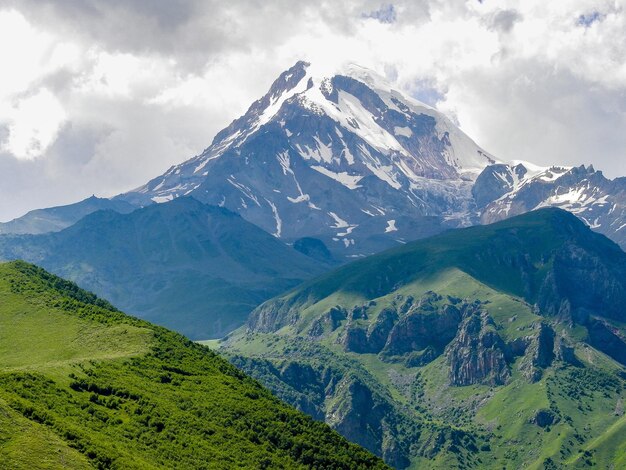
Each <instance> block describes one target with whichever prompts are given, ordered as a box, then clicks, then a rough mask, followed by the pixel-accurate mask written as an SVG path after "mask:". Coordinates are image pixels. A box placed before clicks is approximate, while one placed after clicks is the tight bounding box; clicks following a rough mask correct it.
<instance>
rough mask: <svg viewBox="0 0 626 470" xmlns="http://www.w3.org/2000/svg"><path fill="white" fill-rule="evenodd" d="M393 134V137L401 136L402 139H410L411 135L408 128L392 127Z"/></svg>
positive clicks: (411, 132)
mask: <svg viewBox="0 0 626 470" xmlns="http://www.w3.org/2000/svg"><path fill="white" fill-rule="evenodd" d="M393 133H394V134H395V135H402V136H404V137H407V138H409V137H411V136H412V135H413V131H412V130H411V128H410V127H397V126H396V127H394V128H393Z"/></svg>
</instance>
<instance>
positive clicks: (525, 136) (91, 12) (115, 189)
mask: <svg viewBox="0 0 626 470" xmlns="http://www.w3.org/2000/svg"><path fill="white" fill-rule="evenodd" d="M623 7H624V0H617V2H614V1H610V2H609V1H605V0H579V1H578V2H577V3H576V5H573V6H571V8H570V9H567V8H565V7H564V6H563V5H558V6H551V5H550V4H542V3H541V2H522V3H520V2H512V1H511V2H506V1H505V2H499V3H498V4H497V5H496V4H494V5H490V2H482V3H480V2H455V1H445V0H436V1H426V0H424V1H410V0H398V1H392V2H387V1H380V0H352V1H345V2H335V1H322V2H308V1H304V0H272V1H260V0H240V1H237V2H224V1H217V0H171V1H170V0H168V1H162V2H155V1H152V0H134V1H128V0H107V1H102V0H100V1H98V0H5V1H4V2H3V3H2V7H0V12H2V11H7V10H8V9H15V10H16V11H18V12H20V14H21V15H23V16H24V18H25V19H26V21H27V22H28V23H30V24H31V25H32V26H33V27H34V28H35V29H36V30H38V31H41V32H44V33H46V34H47V35H49V36H50V38H51V39H46V40H49V41H50V44H49V45H48V46H46V47H47V48H46V47H44V48H43V49H42V52H41V58H40V59H38V60H37V61H35V62H37V63H39V62H45V63H50V64H52V65H50V66H45V67H43V66H42V67H41V68H40V69H38V70H36V71H34V72H30V71H28V69H27V72H28V73H32V77H30V78H29V80H28V83H27V86H26V88H25V89H23V90H19V91H17V92H15V93H13V94H10V95H8V97H5V107H6V104H7V103H8V104H10V105H11V106H17V105H19V103H20V100H21V99H23V97H26V96H34V95H36V94H37V93H39V92H40V91H41V90H46V91H49V92H50V93H51V94H52V95H54V97H55V98H56V99H57V100H58V101H59V103H60V104H61V105H62V106H63V109H64V111H65V113H66V116H65V117H64V120H63V122H62V123H61V125H60V127H59V131H58V135H57V136H56V139H55V140H54V142H53V143H52V144H51V145H50V146H49V147H48V148H47V149H46V150H45V152H44V154H43V155H42V156H40V157H39V158H36V159H34V160H31V161H24V160H17V159H16V158H14V156H12V155H10V154H9V153H8V152H7V151H6V149H5V150H4V151H3V152H4V153H0V178H2V179H1V180H0V181H1V182H2V183H1V184H0V220H3V219H8V218H11V217H15V216H18V215H20V214H21V213H23V212H25V211H26V210H28V209H33V208H37V207H44V206H50V205H52V204H61V203H68V202H72V201H75V200H78V199H80V198H83V197H87V196H89V195H91V194H92V193H96V194H97V195H100V196H110V195H114V194H116V193H119V192H121V191H124V190H128V189H130V188H132V187H135V186H138V185H140V184H142V183H144V182H145V181H146V180H148V179H149V178H152V177H154V176H156V175H158V174H159V173H160V172H162V171H164V170H165V169H167V168H168V167H169V166H171V165H172V164H176V163H178V162H181V161H183V160H185V159H187V158H189V157H191V156H193V155H195V154H197V153H199V152H200V151H201V150H202V149H203V148H205V147H206V146H208V145H209V143H210V142H211V140H212V138H213V136H214V134H215V133H216V132H217V131H219V130H220V129H221V128H222V127H224V126H225V125H227V124H228V123H229V122H230V121H231V120H232V119H234V118H236V117H237V116H238V115H240V114H241V113H242V112H243V111H244V110H245V109H246V108H247V106H248V105H249V104H250V103H251V102H252V101H253V100H254V99H256V98H257V97H258V96H260V95H261V94H262V93H264V92H265V90H266V89H267V88H268V87H269V85H270V84H271V82H272V81H273V79H274V78H275V77H276V76H277V75H278V74H279V73H280V72H281V71H282V70H284V69H286V68H288V67H289V66H291V65H292V64H293V63H294V62H295V61H296V60H298V59H307V60H310V61H313V62H314V63H320V62H328V63H329V64H332V63H336V62H338V61H341V60H351V61H355V62H361V63H362V64H363V65H365V66H369V67H373V68H376V69H377V70H378V71H379V72H381V73H383V74H385V75H387V77H388V78H389V79H390V80H392V81H394V82H396V84H397V86H398V87H399V88H404V89H405V90H406V91H408V92H410V93H411V94H413V95H414V96H416V97H418V98H421V99H423V100H424V101H427V102H429V104H432V105H435V104H436V105H437V106H439V107H440V108H441V109H442V110H444V111H445V112H448V113H450V115H451V117H453V118H454V119H456V120H457V121H458V122H459V123H460V124H461V126H462V127H463V128H464V129H465V130H466V131H467V132H468V133H469V134H470V136H472V137H473V138H475V139H476V140H477V141H478V142H479V143H480V144H481V145H483V146H484V147H485V148H486V149H487V150H489V151H490V152H492V153H494V154H495V155H497V156H499V157H500V158H502V159H525V160H529V161H531V162H534V163H539V164H549V163H556V164H570V165H574V164H580V163H594V164H595V165H596V167H598V168H603V169H605V170H606V173H607V174H609V175H610V176H618V175H624V174H626V158H625V157H626V155H624V149H626V133H624V132H622V130H623V129H625V128H626V127H625V126H626V118H625V115H626V95H625V93H626V69H624V68H623V57H624V56H625V55H626V39H625V37H624V35H623V31H624V27H626V19H625V14H624V8H623ZM376 12H378V13H376ZM373 13H375V14H373ZM596 13H597V15H596ZM372 16H373V17H372ZM581 18H583V20H581ZM0 34H1V33H0ZM66 44H69V45H71V46H72V47H75V48H76V51H75V52H74V55H73V56H72V54H71V53H67V54H69V55H68V57H71V59H68V60H65V61H63V60H57V61H56V62H55V60H53V59H54V57H53V56H54V54H55V51H56V49H55V47H56V46H59V48H60V49H59V50H65V49H62V48H61V46H63V45H66ZM53 46H54V47H53ZM70 49H71V48H70ZM66 52H67V51H66ZM61 56H63V54H61ZM57 62H58V63H57ZM5 66H6V69H7V70H8V71H9V72H10V67H9V66H8V65H6V64H5ZM27 72H24V73H27ZM5 73H7V72H6V71H5ZM0 80H1V78H0ZM0 83H1V82H0ZM2 93H3V90H2V89H0V108H1V107H2V104H3V103H2V100H3V95H2ZM10 119H11V117H10V116H9V117H7V116H3V114H2V109H0V148H1V144H2V143H3V142H5V141H6V140H7V137H8V129H9V123H10V122H11V121H10Z"/></svg>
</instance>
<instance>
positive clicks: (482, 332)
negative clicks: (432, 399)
mask: <svg viewBox="0 0 626 470" xmlns="http://www.w3.org/2000/svg"><path fill="white" fill-rule="evenodd" d="M446 358H447V361H448V365H449V366H450V372H449V380H450V384H451V385H457V386H463V385H472V384H478V383H481V384H488V385H503V384H505V383H506V381H507V380H508V379H509V377H510V376H511V374H510V371H509V367H508V365H507V361H506V345H505V344H504V341H502V338H500V335H498V333H497V332H496V329H495V324H494V322H493V320H492V319H491V317H490V316H489V314H488V313H487V312H484V311H476V312H472V313H470V314H469V315H468V316H467V317H466V318H465V319H464V320H463V322H462V323H461V325H460V326H459V330H458V333H457V335H456V337H455V338H454V340H453V341H452V342H451V343H450V345H448V347H447V348H446Z"/></svg>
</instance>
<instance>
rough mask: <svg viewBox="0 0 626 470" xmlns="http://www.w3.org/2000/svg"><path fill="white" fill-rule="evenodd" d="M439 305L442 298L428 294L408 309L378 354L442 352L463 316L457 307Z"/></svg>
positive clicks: (395, 354) (386, 355) (444, 304)
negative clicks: (426, 350) (425, 350)
mask: <svg viewBox="0 0 626 470" xmlns="http://www.w3.org/2000/svg"><path fill="white" fill-rule="evenodd" d="M441 301H442V298H441V296H438V295H437V294H434V293H429V294H427V295H426V296H424V297H423V298H422V299H420V301H419V302H417V303H416V304H414V305H413V306H411V307H410V308H409V310H408V311H407V313H406V315H405V316H404V317H402V318H401V319H400V320H399V321H398V322H397V323H396V324H395V325H394V327H393V329H392V330H391V332H390V333H389V337H388V338H387V342H386V343H385V347H384V348H383V350H382V352H381V354H383V356H385V357H390V356H399V355H403V354H406V353H411V352H414V351H421V350H424V349H426V348H428V347H429V346H430V347H432V348H434V349H435V350H437V351H439V352H441V351H443V349H444V348H445V347H446V345H447V344H448V343H449V342H450V341H451V340H452V339H453V338H454V336H455V335H456V331H457V328H458V325H459V323H460V322H461V317H462V314H461V311H460V309H459V308H458V307H457V306H454V305H450V304H448V303H445V302H444V303H442V302H441Z"/></svg>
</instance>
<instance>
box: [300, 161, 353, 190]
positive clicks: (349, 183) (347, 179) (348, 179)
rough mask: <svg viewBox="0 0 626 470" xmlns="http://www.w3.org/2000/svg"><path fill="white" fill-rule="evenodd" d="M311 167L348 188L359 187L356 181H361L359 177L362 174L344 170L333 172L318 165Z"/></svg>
mask: <svg viewBox="0 0 626 470" xmlns="http://www.w3.org/2000/svg"><path fill="white" fill-rule="evenodd" d="M311 168H312V169H314V170H315V171H317V172H318V173H321V174H323V175H324V176H328V177H329V178H332V179H334V180H335V181H338V182H339V183H341V184H343V185H344V186H345V187H346V188H348V189H356V188H360V187H361V186H359V185H358V182H359V181H361V179H362V178H363V176H361V175H350V174H348V173H347V172H345V171H342V172H340V173H335V172H334V171H331V170H329V169H328V168H324V167H323V166H319V165H312V166H311Z"/></svg>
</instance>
